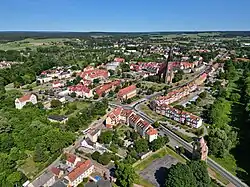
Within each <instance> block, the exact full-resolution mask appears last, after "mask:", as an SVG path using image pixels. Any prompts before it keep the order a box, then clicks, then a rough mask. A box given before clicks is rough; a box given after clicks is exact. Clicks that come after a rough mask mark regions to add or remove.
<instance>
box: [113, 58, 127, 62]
mask: <svg viewBox="0 0 250 187" xmlns="http://www.w3.org/2000/svg"><path fill="white" fill-rule="evenodd" d="M114 61H115V62H125V59H124V58H115V59H114Z"/></svg>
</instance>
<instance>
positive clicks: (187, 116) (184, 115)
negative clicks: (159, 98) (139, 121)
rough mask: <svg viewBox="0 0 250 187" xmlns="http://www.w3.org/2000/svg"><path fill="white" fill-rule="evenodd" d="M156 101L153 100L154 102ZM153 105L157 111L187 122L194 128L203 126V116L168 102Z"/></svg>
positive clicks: (184, 122) (183, 122) (181, 121)
mask: <svg viewBox="0 0 250 187" xmlns="http://www.w3.org/2000/svg"><path fill="white" fill-rule="evenodd" d="M153 102H154V101H152V103H153ZM151 107H154V108H152V109H153V110H154V111H155V112H156V113H158V114H161V115H163V116H166V117H167V118H170V119H172V120H174V121H177V122H179V123H182V124H186V125H188V126H190V127H192V128H199V127H200V126H202V118H200V117H198V116H195V115H193V114H191V113H189V112H186V111H182V110H179V109H176V108H174V107H171V106H169V105H167V104H162V105H156V104H154V105H151Z"/></svg>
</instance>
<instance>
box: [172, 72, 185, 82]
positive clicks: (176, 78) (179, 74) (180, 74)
mask: <svg viewBox="0 0 250 187" xmlns="http://www.w3.org/2000/svg"><path fill="white" fill-rule="evenodd" d="M183 75H184V72H183V71H182V70H178V71H177V73H175V75H174V78H173V83H176V82H179V81H180V80H182V79H183Z"/></svg>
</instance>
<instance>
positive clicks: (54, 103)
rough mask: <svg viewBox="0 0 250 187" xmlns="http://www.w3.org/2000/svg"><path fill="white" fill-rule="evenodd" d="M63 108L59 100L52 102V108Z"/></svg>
mask: <svg viewBox="0 0 250 187" xmlns="http://www.w3.org/2000/svg"><path fill="white" fill-rule="evenodd" d="M61 106H62V102H61V101H59V100H57V99H53V100H52V101H51V102H50V107H51V108H59V107H61Z"/></svg>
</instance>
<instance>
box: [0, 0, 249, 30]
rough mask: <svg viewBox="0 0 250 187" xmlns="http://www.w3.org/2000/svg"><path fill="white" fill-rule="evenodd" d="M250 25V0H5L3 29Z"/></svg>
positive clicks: (232, 27)
mask: <svg viewBox="0 0 250 187" xmlns="http://www.w3.org/2000/svg"><path fill="white" fill-rule="evenodd" d="M12 30H14V31H20V30H22V31H83V32H84V31H85V32H88V31H124V32H125V31H132V32H137V31H202V30H203V31H204V30H205V31H206V30H250V0H179V1H178V0H1V5H0V31H12Z"/></svg>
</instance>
